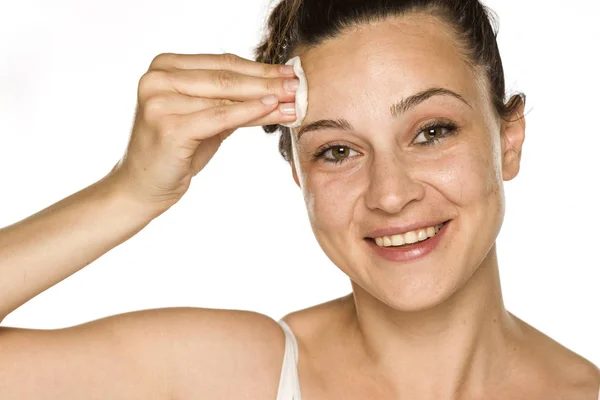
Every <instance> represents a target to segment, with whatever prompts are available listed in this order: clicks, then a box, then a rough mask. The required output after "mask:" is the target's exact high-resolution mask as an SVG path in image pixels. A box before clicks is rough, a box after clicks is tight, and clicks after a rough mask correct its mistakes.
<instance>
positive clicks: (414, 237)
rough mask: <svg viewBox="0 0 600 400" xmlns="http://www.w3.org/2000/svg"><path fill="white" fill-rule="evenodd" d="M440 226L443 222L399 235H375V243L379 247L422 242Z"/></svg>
mask: <svg viewBox="0 0 600 400" xmlns="http://www.w3.org/2000/svg"><path fill="white" fill-rule="evenodd" d="M442 226H443V224H440V225H438V226H430V227H428V228H423V229H419V230H416V231H410V232H406V233H404V234H401V235H393V236H381V237H376V238H375V243H377V246H379V247H390V246H402V245H403V244H411V243H416V242H422V241H423V240H425V239H428V238H430V237H432V236H435V234H436V233H438V232H439V230H440V229H442Z"/></svg>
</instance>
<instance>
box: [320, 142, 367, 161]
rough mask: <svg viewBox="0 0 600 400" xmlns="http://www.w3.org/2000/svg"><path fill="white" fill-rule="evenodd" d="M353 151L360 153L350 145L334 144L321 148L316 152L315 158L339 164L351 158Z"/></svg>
mask: <svg viewBox="0 0 600 400" xmlns="http://www.w3.org/2000/svg"><path fill="white" fill-rule="evenodd" d="M351 152H354V153H356V154H358V152H357V151H355V150H352V149H351V148H350V147H348V146H344V145H340V144H334V145H330V146H327V147H325V148H323V149H321V150H319V151H318V152H317V154H315V158H318V159H322V160H323V161H325V162H330V163H335V164H338V163H342V162H344V161H346V160H347V159H348V158H350V155H351Z"/></svg>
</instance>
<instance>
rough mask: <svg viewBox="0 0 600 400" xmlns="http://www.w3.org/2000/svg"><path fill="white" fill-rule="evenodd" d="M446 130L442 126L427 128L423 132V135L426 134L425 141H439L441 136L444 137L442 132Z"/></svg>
mask: <svg viewBox="0 0 600 400" xmlns="http://www.w3.org/2000/svg"><path fill="white" fill-rule="evenodd" d="M443 129H444V128H443V127H441V126H434V127H432V128H427V129H425V130H424V131H423V133H424V134H425V139H427V140H428V141H429V140H433V139H438V138H440V137H441V136H444V134H443V132H442V130H443Z"/></svg>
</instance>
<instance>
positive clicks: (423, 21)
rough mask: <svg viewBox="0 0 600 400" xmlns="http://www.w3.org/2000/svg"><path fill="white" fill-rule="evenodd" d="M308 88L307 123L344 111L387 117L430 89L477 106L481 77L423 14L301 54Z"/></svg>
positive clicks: (441, 27)
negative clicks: (398, 105) (457, 95)
mask: <svg viewBox="0 0 600 400" xmlns="http://www.w3.org/2000/svg"><path fill="white" fill-rule="evenodd" d="M301 57H302V65H303V68H304V71H305V73H306V77H307V80H308V87H309V109H308V114H307V120H313V119H318V118H320V117H323V116H331V115H330V114H331V112H332V111H336V112H338V111H339V110H340V107H343V108H345V109H347V110H349V111H358V110H357V108H360V109H361V115H364V113H365V111H366V109H369V108H370V109H371V110H372V111H373V112H375V111H376V110H377V111H383V110H381V109H380V108H381V107H383V108H384V109H385V112H387V113H388V114H389V105H390V104H392V103H393V102H395V101H397V100H399V99H400V98H402V97H408V96H410V95H411V94H414V93H416V92H419V91H421V90H425V89H428V88H431V87H441V88H447V89H451V90H453V91H456V92H458V93H460V94H461V95H462V96H464V97H465V98H468V99H471V100H473V101H472V103H478V102H479V101H480V100H481V96H482V95H484V93H485V91H484V87H485V85H484V84H483V82H484V81H483V80H482V76H481V75H480V74H479V73H475V70H474V69H472V68H471V67H470V66H469V64H468V63H467V62H466V59H465V57H464V55H463V54H462V53H461V49H460V48H459V47H457V44H456V42H455V40H454V38H453V37H452V33H451V31H450V29H449V27H448V26H447V25H446V24H445V23H444V22H442V21H441V20H439V19H437V18H435V17H433V16H429V15H424V14H411V15H408V16H402V17H393V18H390V19H387V20H385V21H381V22H375V23H372V24H368V25H367V24H365V25H361V26H360V27H358V28H353V29H348V30H346V31H344V32H343V33H342V34H340V35H338V36H336V37H335V38H332V39H328V40H326V41H325V42H323V43H321V44H320V45H318V46H316V47H314V48H310V49H308V50H307V51H305V52H303V53H301Z"/></svg>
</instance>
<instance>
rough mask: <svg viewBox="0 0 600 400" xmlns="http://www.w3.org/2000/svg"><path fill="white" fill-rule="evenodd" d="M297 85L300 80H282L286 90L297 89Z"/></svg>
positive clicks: (293, 90) (292, 90)
mask: <svg viewBox="0 0 600 400" xmlns="http://www.w3.org/2000/svg"><path fill="white" fill-rule="evenodd" d="M298 85H300V80H298V79H286V80H285V81H283V87H284V88H285V90H287V91H288V92H295V91H296V89H298Z"/></svg>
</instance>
